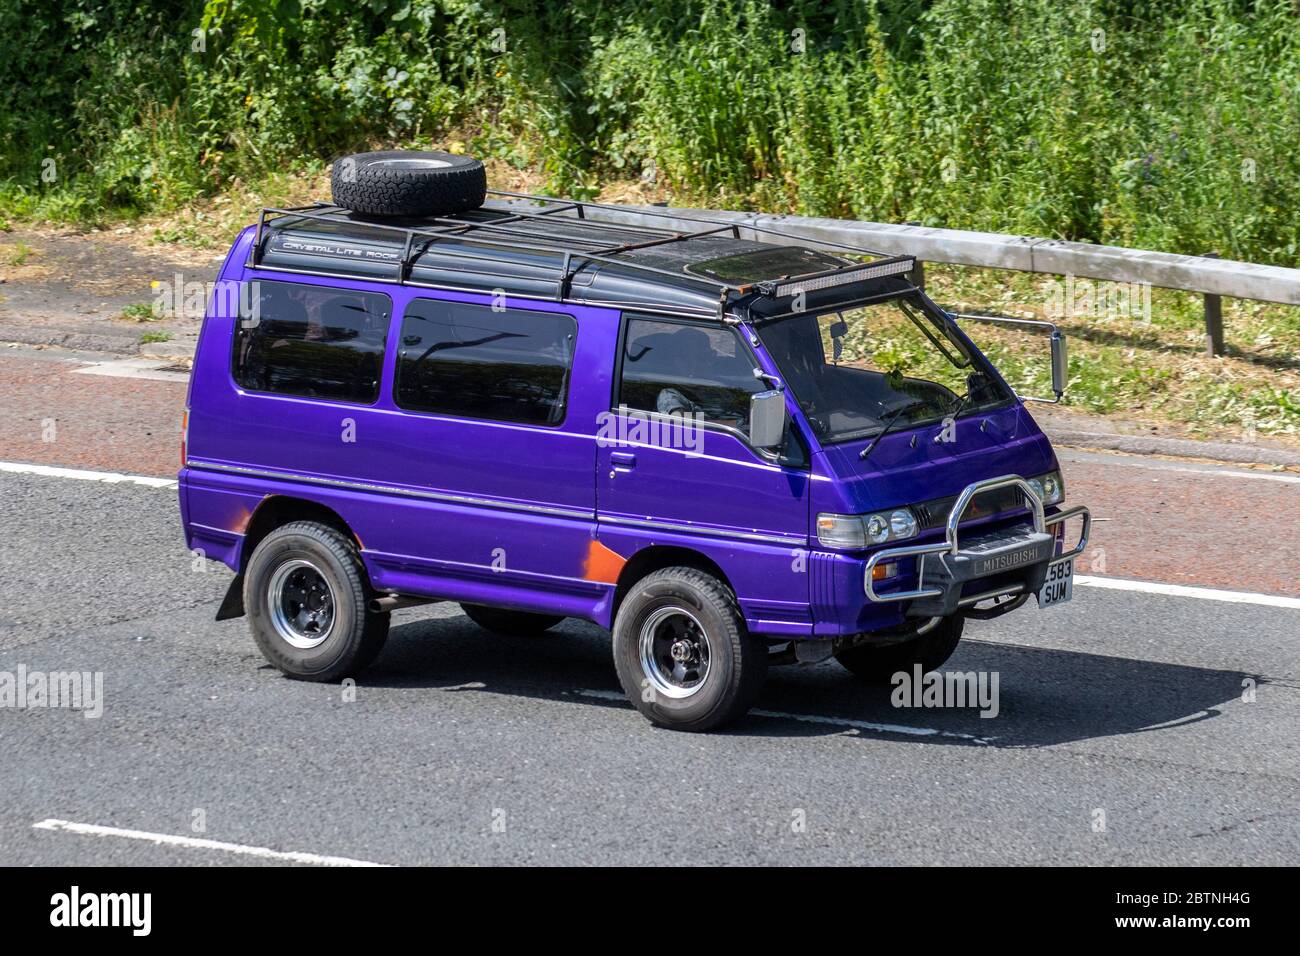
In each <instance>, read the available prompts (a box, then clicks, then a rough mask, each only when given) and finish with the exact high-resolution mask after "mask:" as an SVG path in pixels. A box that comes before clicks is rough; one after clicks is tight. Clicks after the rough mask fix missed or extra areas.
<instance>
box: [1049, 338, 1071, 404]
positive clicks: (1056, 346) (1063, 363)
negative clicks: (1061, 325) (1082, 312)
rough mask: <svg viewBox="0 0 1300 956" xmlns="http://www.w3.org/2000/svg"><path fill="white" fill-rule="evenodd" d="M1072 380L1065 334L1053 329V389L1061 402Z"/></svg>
mask: <svg viewBox="0 0 1300 956" xmlns="http://www.w3.org/2000/svg"><path fill="white" fill-rule="evenodd" d="M1069 382H1070V357H1069V355H1068V354H1067V353H1066V349H1065V334H1064V333H1063V332H1062V331H1061V330H1060V329H1052V391H1053V392H1055V393H1056V400H1057V401H1058V402H1059V401H1060V400H1061V396H1062V395H1064V394H1065V387H1066V385H1068V384H1069Z"/></svg>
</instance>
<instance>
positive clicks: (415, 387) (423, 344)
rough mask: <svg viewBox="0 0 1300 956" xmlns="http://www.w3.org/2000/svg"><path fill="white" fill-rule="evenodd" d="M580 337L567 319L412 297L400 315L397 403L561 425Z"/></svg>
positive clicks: (426, 409) (447, 412)
mask: <svg viewBox="0 0 1300 956" xmlns="http://www.w3.org/2000/svg"><path fill="white" fill-rule="evenodd" d="M577 334H578V325H577V323H576V322H575V321H574V320H573V317H572V316H569V315H562V314H559V313H555V312H532V311H528V310H525V309H505V310H500V311H494V310H493V309H492V308H491V307H489V306H486V305H473V304H471V303H467V302H441V301H438V300H435V299H414V300H412V302H411V304H410V306H409V307H408V308H407V311H406V315H405V316H403V318H402V338H401V343H400V345H399V346H398V351H397V381H396V383H395V385H394V395H393V398H394V401H396V403H397V405H398V406H399V407H401V408H407V409H411V410H412V411H419V412H438V413H440V414H443V415H454V416H457V417H460V418H484V419H488V420H491V421H498V422H517V423H520V424H525V425H558V424H560V423H561V422H562V421H564V408H565V402H566V400H567V397H568V391H569V373H570V371H571V370H572V368H573V349H574V344H575V342H576V339H577Z"/></svg>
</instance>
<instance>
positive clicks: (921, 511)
mask: <svg viewBox="0 0 1300 956" xmlns="http://www.w3.org/2000/svg"><path fill="white" fill-rule="evenodd" d="M956 503H957V495H950V496H949V497H947V498H932V499H931V500H929V501H923V502H921V503H920V504H918V505H913V506H912V510H913V511H914V512H916V520H917V523H918V524H920V526H921V530H922V531H930V530H932V529H934V528H942V527H944V526H945V525H946V524H947V523H948V515H950V514H952V506H953V505H955V504H956ZM1028 507H1029V502H1027V501H1026V500H1025V494H1024V492H1023V491H1021V490H1020V489H1019V488H1017V487H1015V486H1014V485H1013V486H1011V487H1008V488H998V489H997V490H995V491H986V492H984V493H983V494H979V495H976V496H975V499H974V500H973V501H972V502H971V503H970V507H969V508H967V509H966V515H965V517H964V518H963V519H962V520H964V521H970V520H972V519H974V518H987V517H989V516H990V515H998V514H1002V513H1004V512H1007V511H1021V510H1024V509H1025V508H1028Z"/></svg>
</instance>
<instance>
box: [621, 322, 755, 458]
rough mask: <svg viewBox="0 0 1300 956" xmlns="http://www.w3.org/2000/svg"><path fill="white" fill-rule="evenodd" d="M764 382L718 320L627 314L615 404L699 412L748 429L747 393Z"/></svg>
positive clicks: (666, 412) (669, 411)
mask: <svg viewBox="0 0 1300 956" xmlns="http://www.w3.org/2000/svg"><path fill="white" fill-rule="evenodd" d="M765 387H766V386H765V385H763V384H762V383H761V382H760V381H759V380H758V379H756V378H754V360H753V359H752V358H751V357H750V355H749V353H748V352H747V351H746V350H745V347H744V345H742V344H741V341H740V339H739V338H738V337H737V335H736V333H735V332H734V331H732V330H731V329H728V328H720V327H717V326H711V327H709V326H700V325H687V324H684V323H681V322H662V321H656V320H653V319H635V318H634V319H631V320H630V321H629V322H628V326H627V337H626V340H625V344H624V346H623V376H622V382H621V383H620V386H619V404H620V405H625V406H627V407H628V408H630V409H635V410H638V411H646V412H658V413H660V414H662V415H672V414H690V415H701V416H703V420H704V421H706V422H715V423H717V424H719V425H726V426H728V427H731V428H735V429H737V430H738V431H740V432H743V433H748V431H749V397H750V395H752V394H754V393H755V392H760V391H762V390H763V389H764V388H765Z"/></svg>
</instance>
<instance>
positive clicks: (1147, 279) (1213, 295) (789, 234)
mask: <svg viewBox="0 0 1300 956" xmlns="http://www.w3.org/2000/svg"><path fill="white" fill-rule="evenodd" d="M642 210H644V212H643V211H642ZM665 214H667V216H669V217H670V218H664V217H665ZM588 215H591V216H593V217H599V218H601V219H607V220H609V221H611V222H619V223H624V224H627V225H656V226H660V227H665V226H666V227H669V228H677V229H682V230H686V229H691V228H692V227H695V228H698V226H699V219H702V218H706V217H707V218H708V219H711V220H715V221H716V220H724V221H728V222H737V223H739V224H741V226H742V231H741V235H742V236H744V237H745V238H752V239H755V240H757V241H759V242H771V243H776V244H785V245H789V244H791V243H792V242H800V243H804V242H806V243H810V244H813V245H816V244H817V243H828V244H829V243H833V244H837V245H853V246H864V247H866V248H869V249H877V250H879V251H880V252H882V253H886V254H889V255H908V256H915V257H916V260H917V263H918V265H919V264H920V263H923V262H926V261H929V262H947V263H953V264H956V265H966V266H982V267H985V268H992V269H1009V270H1013V271H1017V272H1037V273H1044V274H1049V275H1073V276H1078V277H1085V278H1089V279H1101V280H1104V281H1110V282H1131V283H1145V284H1148V285H1151V286H1155V287H1157V288H1162V289H1179V290H1182V291H1185V292H1199V293H1201V294H1202V295H1204V296H1205V320H1206V343H1207V347H1206V351H1207V352H1208V353H1209V354H1211V355H1222V354H1223V316H1222V307H1221V302H1220V299H1221V297H1222V296H1229V297H1231V298H1234V299H1255V300H1259V301H1262V302H1279V303H1282V304H1284V305H1300V269H1288V268H1284V267H1282V266H1263V265H1256V264H1254V263H1250V262H1236V261H1233V260H1231V259H1220V258H1218V257H1217V256H1216V255H1214V254H1213V253H1211V254H1208V255H1206V256H1181V255H1174V254H1173V253H1168V252H1151V251H1147V250H1142V249H1126V248H1123V247H1121V246H1099V245H1092V244H1090V243H1086V242H1066V241H1064V240H1060V239H1035V238H1033V237H1030V236H1012V235H1004V234H1001V233H995V232H967V231H965V230H962V229H936V228H930V227H928V226H916V225H893V224H890V223H879V222H857V221H853V220H847V219H818V218H813V217H809V216H785V215H773V214H770V213H753V212H727V211H718V210H706V209H672V208H667V207H663V206H653V207H646V206H618V207H616V206H608V205H605V206H599V207H597V208H595V209H594V210H591V211H589V213H588ZM673 217H680V218H673ZM745 225H753V226H758V227H760V228H761V229H764V230H773V229H774V230H777V231H778V232H779V233H780V234H779V235H777V234H773V233H772V232H767V231H763V232H757V231H756V232H751V233H750V234H749V235H746V234H745V231H744V229H743V227H744V226H745ZM921 281H923V280H921Z"/></svg>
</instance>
